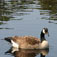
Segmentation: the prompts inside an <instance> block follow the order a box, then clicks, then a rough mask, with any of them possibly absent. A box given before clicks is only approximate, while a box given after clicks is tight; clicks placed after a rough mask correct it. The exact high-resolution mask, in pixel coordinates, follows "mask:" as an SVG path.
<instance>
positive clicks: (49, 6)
mask: <svg viewBox="0 0 57 57" xmlns="http://www.w3.org/2000/svg"><path fill="white" fill-rule="evenodd" d="M39 1H40V5H41V8H40V10H41V11H40V15H44V16H43V17H42V18H41V19H48V20H49V19H50V20H56V21H57V17H56V13H57V0H39Z"/></svg>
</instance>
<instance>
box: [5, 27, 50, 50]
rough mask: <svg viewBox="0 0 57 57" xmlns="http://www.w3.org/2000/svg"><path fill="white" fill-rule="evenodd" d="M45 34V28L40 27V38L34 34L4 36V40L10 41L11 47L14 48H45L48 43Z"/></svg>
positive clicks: (47, 46) (46, 30) (46, 32)
mask: <svg viewBox="0 0 57 57" xmlns="http://www.w3.org/2000/svg"><path fill="white" fill-rule="evenodd" d="M45 34H48V29H47V28H43V29H42V31H41V34H40V39H38V38H37V37H34V36H14V37H6V38H4V40H6V41H8V42H10V43H11V44H12V47H15V48H21V49H46V48H49V44H48V41H47V40H46V39H45ZM48 35H49V34H48Z"/></svg>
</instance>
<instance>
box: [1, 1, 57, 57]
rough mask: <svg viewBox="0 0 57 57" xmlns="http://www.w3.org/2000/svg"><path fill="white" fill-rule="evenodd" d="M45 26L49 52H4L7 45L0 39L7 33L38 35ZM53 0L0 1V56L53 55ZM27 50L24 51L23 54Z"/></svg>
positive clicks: (56, 26)
mask: <svg viewBox="0 0 57 57" xmlns="http://www.w3.org/2000/svg"><path fill="white" fill-rule="evenodd" d="M44 27H47V28H48V30H49V34H50V37H48V36H46V39H47V40H48V42H49V45H50V47H49V51H47V52H46V51H45V50H44V51H45V52H46V53H47V54H46V56H42V54H41V53H42V51H41V52H40V51H38V53H36V54H35V52H37V51H35V52H34V51H33V52H32V51H27V50H22V51H20V52H16V53H15V54H5V52H7V51H8V50H9V49H10V47H11V45H10V44H9V43H8V42H6V41H4V40H1V39H4V38H5V37H11V36H15V35H17V36H25V35H32V36H36V37H38V38H40V32H41V30H42V28H44ZM56 44H57V0H12V1H11V0H0V57H56V56H57V45H56ZM26 52H27V53H26Z"/></svg>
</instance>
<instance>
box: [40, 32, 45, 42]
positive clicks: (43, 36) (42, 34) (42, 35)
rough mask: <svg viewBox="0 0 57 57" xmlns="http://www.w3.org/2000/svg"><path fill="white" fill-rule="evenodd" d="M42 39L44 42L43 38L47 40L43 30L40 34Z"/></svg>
mask: <svg viewBox="0 0 57 57" xmlns="http://www.w3.org/2000/svg"><path fill="white" fill-rule="evenodd" d="M40 40H41V42H42V41H43V40H46V39H45V35H44V33H43V32H41V34H40Z"/></svg>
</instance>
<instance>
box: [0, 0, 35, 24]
mask: <svg viewBox="0 0 57 57" xmlns="http://www.w3.org/2000/svg"><path fill="white" fill-rule="evenodd" d="M33 3H34V2H33V0H0V21H9V20H12V19H13V20H16V19H17V16H23V15H27V14H29V13H27V12H32V10H30V9H29V7H30V6H29V4H33ZM18 20H20V18H19V19H18ZM21 20H22V18H21ZM1 24H3V23H1Z"/></svg>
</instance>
